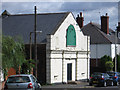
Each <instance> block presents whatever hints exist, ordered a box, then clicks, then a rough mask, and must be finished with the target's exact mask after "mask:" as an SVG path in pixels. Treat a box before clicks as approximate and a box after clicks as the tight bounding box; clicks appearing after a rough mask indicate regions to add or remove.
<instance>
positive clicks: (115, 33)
mask: <svg viewBox="0 0 120 90" xmlns="http://www.w3.org/2000/svg"><path fill="white" fill-rule="evenodd" d="M116 43H117V31H116V30H115V72H117V47H116Z"/></svg>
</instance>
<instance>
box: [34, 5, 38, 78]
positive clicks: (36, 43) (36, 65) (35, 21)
mask: <svg viewBox="0 0 120 90" xmlns="http://www.w3.org/2000/svg"><path fill="white" fill-rule="evenodd" d="M34 9H35V24H34V32H35V33H34V45H35V46H34V47H35V76H36V78H37V43H36V41H37V40H36V23H37V18H36V17H37V13H36V12H37V8H36V6H35V8H34Z"/></svg>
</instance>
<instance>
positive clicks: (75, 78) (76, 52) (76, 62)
mask: <svg viewBox="0 0 120 90" xmlns="http://www.w3.org/2000/svg"><path fill="white" fill-rule="evenodd" d="M77 64H78V51H77V52H76V74H75V79H76V81H77V66H78V65H77Z"/></svg>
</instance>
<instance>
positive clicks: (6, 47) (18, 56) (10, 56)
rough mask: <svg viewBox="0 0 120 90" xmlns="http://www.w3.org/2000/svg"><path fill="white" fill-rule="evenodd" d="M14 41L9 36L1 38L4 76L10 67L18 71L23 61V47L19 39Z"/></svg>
mask: <svg viewBox="0 0 120 90" xmlns="http://www.w3.org/2000/svg"><path fill="white" fill-rule="evenodd" d="M15 39H16V41H15V40H14V39H13V38H12V37H10V36H3V37H2V69H3V70H4V74H5V75H7V72H8V70H9V69H10V68H11V67H13V68H14V69H16V71H19V67H20V66H21V65H22V64H23V63H24V61H25V53H24V45H23V43H22V42H21V40H20V39H17V38H15ZM17 73H18V72H17Z"/></svg>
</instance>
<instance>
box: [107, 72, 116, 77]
mask: <svg viewBox="0 0 120 90" xmlns="http://www.w3.org/2000/svg"><path fill="white" fill-rule="evenodd" d="M107 74H108V75H109V76H114V75H115V73H114V72H107Z"/></svg>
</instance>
